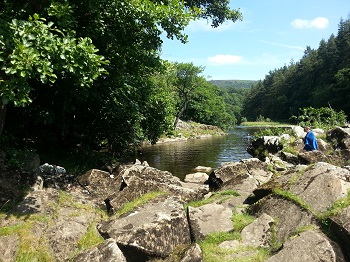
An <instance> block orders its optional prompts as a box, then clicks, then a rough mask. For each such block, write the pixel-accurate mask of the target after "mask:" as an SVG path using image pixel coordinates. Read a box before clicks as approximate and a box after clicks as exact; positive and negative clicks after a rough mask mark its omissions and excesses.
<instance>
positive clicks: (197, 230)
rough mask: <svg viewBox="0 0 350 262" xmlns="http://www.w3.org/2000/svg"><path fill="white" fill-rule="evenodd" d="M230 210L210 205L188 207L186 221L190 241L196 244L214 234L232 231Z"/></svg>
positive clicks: (214, 204) (213, 204) (217, 205)
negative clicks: (188, 226) (189, 231)
mask: <svg viewBox="0 0 350 262" xmlns="http://www.w3.org/2000/svg"><path fill="white" fill-rule="evenodd" d="M231 217H232V210H231V209H229V208H225V207H224V206H222V205H219V204H216V203H211V204H207V205H203V206H201V207H198V208H196V207H191V206H190V207H188V219H189V223H190V228H191V236H192V240H193V241H195V242H197V241H200V240H202V239H204V238H205V236H207V235H208V234H210V233H214V232H229V231H231V230H233V223H232V220H231Z"/></svg>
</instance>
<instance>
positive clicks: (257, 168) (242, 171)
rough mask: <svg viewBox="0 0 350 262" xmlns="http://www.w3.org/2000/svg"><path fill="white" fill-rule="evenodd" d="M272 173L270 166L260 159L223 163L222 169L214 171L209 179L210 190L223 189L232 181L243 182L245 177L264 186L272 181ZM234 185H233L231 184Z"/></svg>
mask: <svg viewBox="0 0 350 262" xmlns="http://www.w3.org/2000/svg"><path fill="white" fill-rule="evenodd" d="M271 175H272V173H271V172H270V171H269V170H268V164H267V163H265V162H262V161H260V160H259V159H258V158H250V159H243V160H241V161H239V162H229V163H223V164H222V165H221V167H220V168H218V169H216V170H214V171H213V172H212V173H211V174H210V175H209V178H208V182H207V183H208V184H209V187H210V188H214V189H215V188H216V189H217V188H221V187H222V186H223V185H225V184H227V183H228V182H229V181H230V180H233V179H235V180H237V179H238V180H239V181H240V180H241V179H242V178H244V177H247V178H249V177H250V178H253V179H254V180H255V183H256V184H262V183H264V182H266V181H267V180H269V179H270V177H271ZM231 184H232V183H231Z"/></svg>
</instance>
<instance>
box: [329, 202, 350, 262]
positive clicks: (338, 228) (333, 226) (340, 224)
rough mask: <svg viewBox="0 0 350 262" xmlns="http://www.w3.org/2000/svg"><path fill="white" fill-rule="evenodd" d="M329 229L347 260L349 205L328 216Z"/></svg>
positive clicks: (349, 256) (349, 238)
mask: <svg viewBox="0 0 350 262" xmlns="http://www.w3.org/2000/svg"><path fill="white" fill-rule="evenodd" d="M329 221H330V222H329V226H330V231H331V233H332V235H333V236H335V238H336V239H337V240H338V241H337V242H338V243H339V245H340V246H341V248H342V250H343V252H344V254H345V255H346V257H347V261H350V249H349V243H350V206H349V207H347V208H344V209H343V210H342V211H341V212H340V213H339V214H336V215H333V216H332V217H330V218H329Z"/></svg>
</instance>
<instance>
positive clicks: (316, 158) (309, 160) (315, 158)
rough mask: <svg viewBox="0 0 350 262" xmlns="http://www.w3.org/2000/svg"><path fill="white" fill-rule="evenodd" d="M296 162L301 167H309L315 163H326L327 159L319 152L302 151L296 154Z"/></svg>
mask: <svg viewBox="0 0 350 262" xmlns="http://www.w3.org/2000/svg"><path fill="white" fill-rule="evenodd" d="M298 160H299V163H300V164H302V165H309V164H313V163H317V162H328V161H329V157H328V156H327V155H326V154H325V153H323V152H322V151H319V150H314V151H303V152H300V153H299V154H298Z"/></svg>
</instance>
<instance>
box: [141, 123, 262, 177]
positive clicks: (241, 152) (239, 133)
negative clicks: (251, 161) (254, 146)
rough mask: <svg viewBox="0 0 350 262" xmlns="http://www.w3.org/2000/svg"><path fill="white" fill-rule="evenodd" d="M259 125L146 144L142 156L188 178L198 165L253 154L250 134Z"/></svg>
mask: <svg viewBox="0 0 350 262" xmlns="http://www.w3.org/2000/svg"><path fill="white" fill-rule="evenodd" d="M255 130H256V128H248V127H237V128H235V129H234V130H232V131H231V132H230V133H229V134H228V135H226V136H221V137H211V138H202V139H190V140H187V141H179V142H171V143H163V144H157V145H153V146H146V147H143V148H142V149H141V150H140V154H139V155H138V159H139V160H141V161H147V162H148V164H149V165H150V166H151V167H155V168H157V169H160V170H164V171H169V172H171V173H172V174H173V175H175V176H177V177H179V178H180V179H182V180H183V179H184V177H185V176H186V174H189V173H193V172H194V168H195V167H197V166H207V167H212V168H214V169H215V168H218V167H219V166H220V164H221V163H223V162H235V161H239V160H241V159H247V158H251V155H249V154H248V153H247V151H246V148H247V146H248V144H249V139H250V137H249V134H251V133H252V132H254V131H255Z"/></svg>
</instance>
